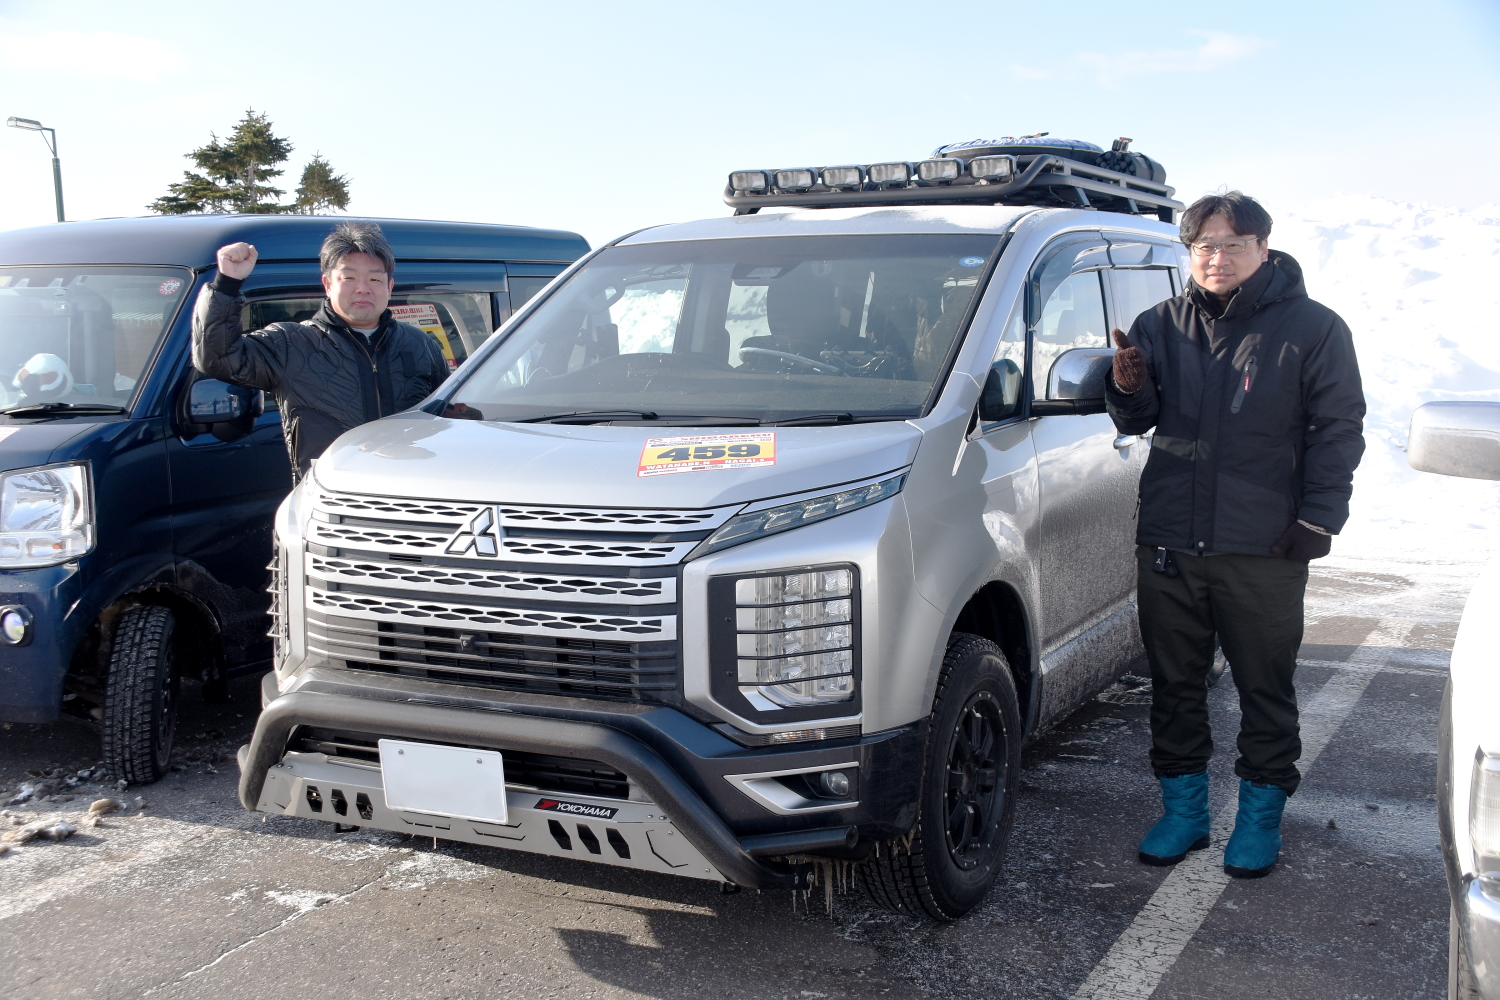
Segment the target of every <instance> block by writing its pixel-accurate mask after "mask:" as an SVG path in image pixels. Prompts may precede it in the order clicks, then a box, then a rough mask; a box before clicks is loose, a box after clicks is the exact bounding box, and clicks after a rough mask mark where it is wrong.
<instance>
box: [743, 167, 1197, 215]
mask: <svg viewBox="0 0 1500 1000" xmlns="http://www.w3.org/2000/svg"><path fill="white" fill-rule="evenodd" d="M1175 193H1176V188H1173V187H1170V186H1168V185H1166V184H1160V183H1157V182H1155V181H1151V180H1146V179H1145V178H1142V177H1136V176H1133V175H1131V174H1126V173H1121V172H1120V171H1117V170H1109V169H1106V168H1104V167H1098V166H1093V165H1091V164H1088V163H1082V162H1080V161H1078V160H1074V159H1069V158H1067V157H1064V156H1057V155H1054V154H1050V153H1043V154H1035V155H1026V154H1022V155H1020V156H1013V155H1003V156H975V157H974V158H972V159H969V160H964V159H963V158H961V157H957V156H944V157H937V158H935V159H930V160H921V161H918V162H916V163H912V162H910V161H897V162H893V163H874V164H870V165H869V166H864V165H859V164H851V165H848V166H838V167H823V168H821V169H816V168H812V167H797V168H792V169H788V170H737V171H735V172H734V173H732V174H730V175H729V185H728V186H727V187H726V188H725V189H724V203H725V204H726V205H729V206H730V207H732V208H733V209H734V214H735V215H754V214H755V213H756V212H758V211H760V210H761V209H762V208H772V207H785V206H793V207H800V208H850V207H873V206H880V205H1040V206H1047V207H1061V208H1091V209H1098V210H1100V211H1106V212H1123V213H1126V214H1129V215H1155V216H1156V217H1157V218H1158V219H1160V220H1161V221H1162V222H1176V221H1177V218H1176V213H1177V212H1180V211H1182V209H1183V208H1184V205H1183V204H1182V202H1180V201H1177V200H1175V199H1173V197H1172V195H1174V194H1175Z"/></svg>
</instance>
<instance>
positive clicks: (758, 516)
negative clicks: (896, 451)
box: [688, 472, 906, 559]
mask: <svg viewBox="0 0 1500 1000" xmlns="http://www.w3.org/2000/svg"><path fill="white" fill-rule="evenodd" d="M905 482H906V473H904V472H903V473H901V474H900V475H899V476H892V477H891V478H890V479H887V480H884V481H883V482H879V483H871V484H870V485H869V486H860V487H858V488H856V489H852V490H845V491H843V492H842V493H830V494H827V495H825V496H820V497H815V498H814V499H812V500H799V501H797V502H796V503H789V504H785V505H784V506H781V507H772V508H770V509H769V510H758V511H756V512H755V513H753V514H738V515H736V516H734V517H731V518H730V519H729V520H728V521H725V522H724V524H723V525H722V526H720V528H719V530H718V531H715V532H714V533H713V534H712V535H709V536H708V537H707V538H705V539H704V540H703V541H702V543H701V544H699V546H698V547H697V548H696V549H694V550H693V551H692V552H691V553H690V554H689V556H688V558H690V559H691V558H696V557H698V556H705V555H708V554H709V553H710V552H717V551H718V550H720V549H727V548H729V547H730V546H731V545H740V544H742V543H744V542H750V541H754V540H755V539H757V538H765V537H766V536H767V535H775V534H778V533H779V532H783V531H791V530H792V529H793V528H800V527H802V526H803V525H807V524H816V523H817V522H819V521H826V520H828V519H829V518H830V517H836V516H838V515H839V514H847V513H849V512H850V511H852V510H859V509H860V508H861V507H868V506H870V504H872V503H879V502H880V501H882V500H889V499H890V498H891V497H893V496H895V495H896V494H897V493H900V492H901V487H902V485H903V484H904V483H905Z"/></svg>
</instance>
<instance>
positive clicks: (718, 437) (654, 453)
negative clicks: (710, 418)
mask: <svg viewBox="0 0 1500 1000" xmlns="http://www.w3.org/2000/svg"><path fill="white" fill-rule="evenodd" d="M775 464H776V432H775V431H762V432H759V433H755V434H694V435H691V436H688V437H669V438H650V439H649V440H647V441H646V444H645V447H643V448H642V449H641V460H640V464H639V465H638V466H637V468H636V473H635V474H636V475H637V476H665V475H671V474H672V473H675V472H707V471H710V470H713V469H753V468H755V467H756V466H760V465H775Z"/></svg>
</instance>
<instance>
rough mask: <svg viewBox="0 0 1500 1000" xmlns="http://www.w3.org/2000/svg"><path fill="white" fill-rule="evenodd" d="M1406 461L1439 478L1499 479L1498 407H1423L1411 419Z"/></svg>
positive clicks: (1466, 404) (1464, 404) (1467, 404)
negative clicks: (1435, 474) (1434, 473)
mask: <svg viewBox="0 0 1500 1000" xmlns="http://www.w3.org/2000/svg"><path fill="white" fill-rule="evenodd" d="M1406 461H1407V463H1408V464H1410V465H1411V467H1412V468H1413V469H1416V470H1418V471H1420V472H1436V473H1437V474H1438V475H1440V476H1461V477H1462V478H1464V479H1500V403H1488V402H1477V401H1476V402H1440V403H1423V404H1422V405H1421V406H1419V407H1417V409H1416V412H1415V413H1413V414H1412V415H1411V434H1410V436H1409V437H1408V438H1407V441H1406Z"/></svg>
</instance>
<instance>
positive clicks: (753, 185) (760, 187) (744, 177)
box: [729, 170, 771, 194]
mask: <svg viewBox="0 0 1500 1000" xmlns="http://www.w3.org/2000/svg"><path fill="white" fill-rule="evenodd" d="M770 186H771V178H770V176H769V175H768V174H767V173H766V172H765V171H764V170H736V171H735V172H734V173H732V174H730V175H729V187H730V188H731V189H732V190H733V191H734V193H735V194H765V192H766V189H767V188H769V187H770Z"/></svg>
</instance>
